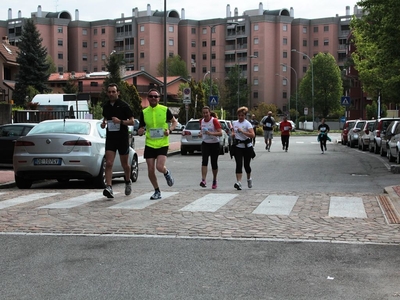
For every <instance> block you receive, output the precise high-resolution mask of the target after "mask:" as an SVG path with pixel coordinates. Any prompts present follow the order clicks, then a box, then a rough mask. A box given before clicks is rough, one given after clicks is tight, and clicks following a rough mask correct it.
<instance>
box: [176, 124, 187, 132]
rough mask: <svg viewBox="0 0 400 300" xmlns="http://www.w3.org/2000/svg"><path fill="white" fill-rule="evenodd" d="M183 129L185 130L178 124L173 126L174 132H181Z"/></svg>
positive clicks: (183, 126)
mask: <svg viewBox="0 0 400 300" xmlns="http://www.w3.org/2000/svg"><path fill="white" fill-rule="evenodd" d="M183 129H185V125H182V124H181V123H179V122H178V124H177V125H176V126H175V130H174V131H182V130H183Z"/></svg>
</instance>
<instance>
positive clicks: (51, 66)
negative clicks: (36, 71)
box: [46, 55, 57, 76]
mask: <svg viewBox="0 0 400 300" xmlns="http://www.w3.org/2000/svg"><path fill="white" fill-rule="evenodd" d="M46 62H47V64H48V65H49V69H48V73H49V76H50V75H51V74H52V73H56V72H57V66H56V64H55V63H54V60H53V58H52V57H51V56H50V55H47V57H46Z"/></svg>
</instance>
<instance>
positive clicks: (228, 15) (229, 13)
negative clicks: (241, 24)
mask: <svg viewBox="0 0 400 300" xmlns="http://www.w3.org/2000/svg"><path fill="white" fill-rule="evenodd" d="M230 16H231V6H230V5H229V4H227V5H226V17H227V18H230Z"/></svg>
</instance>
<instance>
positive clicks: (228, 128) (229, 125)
mask: <svg viewBox="0 0 400 300" xmlns="http://www.w3.org/2000/svg"><path fill="white" fill-rule="evenodd" d="M218 121H219V123H220V124H221V127H222V130H224V131H225V132H226V134H227V135H228V145H229V148H230V147H231V145H232V127H233V126H232V122H231V121H228V120H218Z"/></svg>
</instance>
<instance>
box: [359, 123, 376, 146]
mask: <svg viewBox="0 0 400 300" xmlns="http://www.w3.org/2000/svg"><path fill="white" fill-rule="evenodd" d="M374 125H375V120H369V121H367V122H365V125H364V128H363V129H361V130H360V132H359V134H358V149H360V150H362V151H365V150H367V149H368V147H369V141H370V139H371V137H372V132H373V131H374Z"/></svg>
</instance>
